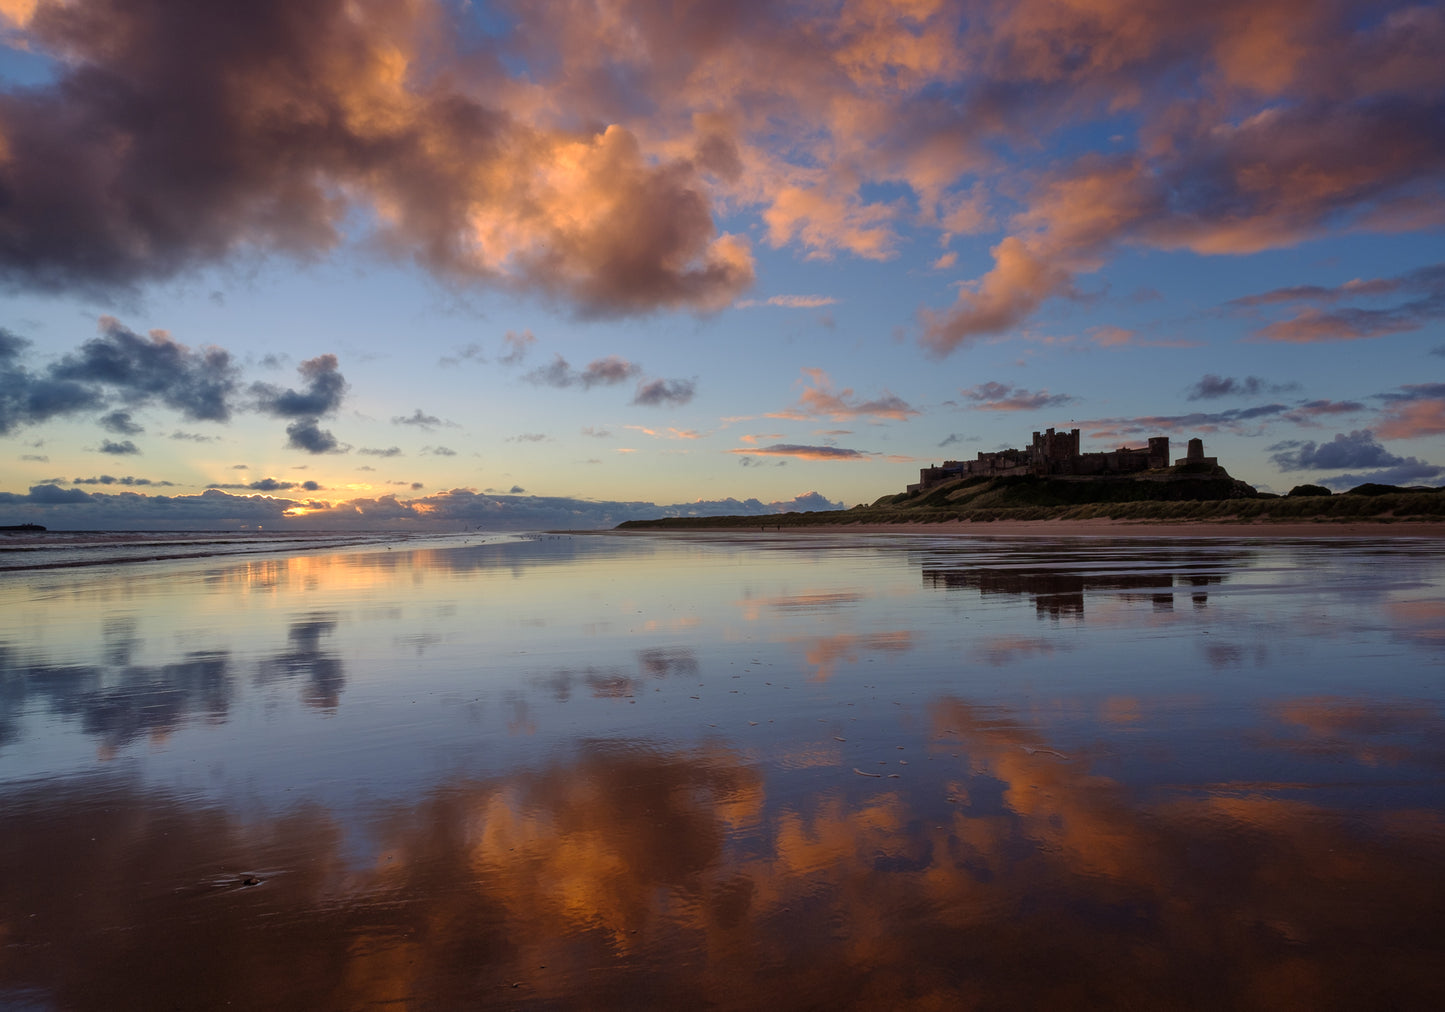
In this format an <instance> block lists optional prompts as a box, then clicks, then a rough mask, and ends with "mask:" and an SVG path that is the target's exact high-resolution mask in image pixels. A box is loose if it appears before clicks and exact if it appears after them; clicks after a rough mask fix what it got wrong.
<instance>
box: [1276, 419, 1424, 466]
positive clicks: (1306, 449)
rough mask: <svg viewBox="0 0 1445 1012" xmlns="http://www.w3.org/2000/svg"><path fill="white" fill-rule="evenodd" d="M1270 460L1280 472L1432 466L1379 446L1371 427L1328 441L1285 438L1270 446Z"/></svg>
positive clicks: (1336, 435)
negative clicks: (1319, 441) (1318, 441)
mask: <svg viewBox="0 0 1445 1012" xmlns="http://www.w3.org/2000/svg"><path fill="white" fill-rule="evenodd" d="M1269 450H1271V451H1272V453H1271V454H1270V460H1272V461H1274V464H1275V466H1276V467H1278V468H1279V469H1280V470H1281V471H1307V470H1318V471H1334V470H1339V469H1341V468H1361V467H1379V468H1389V467H1401V466H1407V467H1429V466H1431V465H1428V464H1425V462H1424V461H1421V460H1417V459H1416V458H1414V457H1401V456H1399V455H1398V454H1394V453H1391V452H1390V451H1389V450H1387V449H1385V448H1384V447H1383V446H1382V445H1380V442H1379V440H1377V439H1376V438H1375V434H1374V433H1373V432H1372V431H1370V430H1369V429H1357V430H1355V431H1353V432H1350V433H1348V434H1346V433H1343V432H1340V433H1336V434H1335V438H1334V439H1332V440H1330V441H1329V442H1327V443H1316V442H1315V441H1314V440H1305V441H1301V440H1286V441H1285V442H1281V443H1275V444H1274V445H1273V446H1270V447H1269Z"/></svg>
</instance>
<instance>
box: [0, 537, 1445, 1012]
mask: <svg viewBox="0 0 1445 1012" xmlns="http://www.w3.org/2000/svg"><path fill="white" fill-rule="evenodd" d="M1141 526H1142V525H1141ZM1149 526H1150V527H1153V525H1149ZM1201 526H1205V525H1196V524H1190V525H1187V528H1188V529H1187V530H1184V531H1174V530H1169V532H1168V533H1161V532H1160V531H1158V530H1150V531H1149V532H1148V536H1144V537H1140V536H1137V535H1138V533H1140V532H1138V531H1137V530H1136V529H1135V527H1134V525H1117V524H1114V525H1107V526H1100V525H1095V524H1090V525H1087V526H1086V527H1082V528H1081V527H1080V526H1078V525H1068V526H1065V525H1057V526H1055V525H1054V524H1052V523H1042V524H1040V523H1031V524H1028V525H1024V527H1026V529H1024V530H1013V529H1012V528H1011V527H1006V526H1004V525H1002V524H986V525H983V524H980V525H971V526H964V525H951V526H948V525H928V526H927V527H920V528H908V529H899V528H896V527H892V526H889V527H885V528H882V529H880V530H879V531H876V532H874V531H860V530H859V529H858V528H856V527H842V528H836V529H819V528H809V529H806V530H802V531H793V530H784V531H781V532H779V531H776V530H767V531H753V530H726V531H704V532H689V533H676V532H666V533H662V534H656V533H651V532H642V533H626V534H621V533H611V532H594V533H592V534H589V535H587V536H582V535H575V536H571V535H565V534H558V533H552V534H542V533H537V534H530V535H516V534H509V533H505V532H496V533H492V534H486V533H480V534H472V535H467V536H461V535H457V536H448V537H444V538H438V539H433V540H426V539H421V540H417V539H411V540H406V539H401V540H398V539H394V538H389V537H387V536H384V535H377V536H376V537H375V538H373V539H370V540H368V541H367V542H366V543H364V544H330V545H327V544H323V543H320V542H317V541H315V540H314V539H313V540H312V541H308V542H305V543H304V544H301V543H297V544H291V545H284V544H279V543H272V544H271V545H270V546H269V550H266V551H259V550H258V548H259V547H260V543H259V542H256V541H254V539H253V540H252V541H247V542H244V543H241V544H239V547H237V548H236V550H235V551H234V552H231V553H229V554H227V553H225V552H220V553H215V552H213V553H212V554H209V555H205V556H194V557H185V558H174V559H166V560H154V561H144V560H141V559H140V558H138V557H136V556H124V557H119V556H117V557H111V558H109V559H108V561H105V562H103V563H99V564H92V565H82V566H63V567H43V566H37V567H34V568H30V569H25V570H20V569H16V570H13V571H10V572H7V573H5V574H3V575H0V812H3V814H4V823H5V832H4V833H3V834H0V935H3V937H4V938H5V942H6V944H5V946H4V948H3V951H0V1006H5V1007H18V1008H66V1009H79V1010H89V1009H105V1010H125V1009H153V1008H157V1007H186V1008H200V1007H224V1006H226V1005H231V1006H234V1007H249V1008H263V1007H306V1008H316V1009H351V1008H358V1007H367V1006H371V1005H393V1006H396V1007H429V1008H498V1009H512V1008H524V1009H526V1008H537V1009H551V1008H574V1007H587V1008H598V1009H632V1008H639V1007H669V1008H673V1007H680V1006H685V1005H688V1004H702V1005H705V1006H708V1007H713V1008H721V1009H752V1008H758V1007H769V1008H775V1009H779V1010H791V1009H815V1008H822V1007H827V1008H837V1009H877V1008H907V1007H938V1008H962V1007H988V1008H997V1007H1028V1008H1042V1007H1055V1008H1077V1007H1123V1006H1136V1007H1148V1008H1264V1007H1270V1008H1290V1007H1297V1008H1305V1007H1308V1008H1311V1009H1356V1008H1361V1007H1382V1006H1384V1007H1402V1008H1427V1007H1437V1006H1438V1005H1440V1004H1441V1002H1442V1001H1445V983H1442V981H1441V978H1440V975H1439V973H1438V957H1439V953H1440V951H1441V950H1442V949H1445V916H1442V915H1445V885H1442V884H1441V883H1445V859H1442V857H1441V848H1440V841H1441V826H1442V825H1445V781H1442V779H1441V776H1440V769H1441V751H1440V742H1441V741H1442V740H1445V679H1442V677H1441V675H1442V674H1445V640H1442V638H1441V630H1442V629H1445V545H1442V543H1441V541H1440V540H1439V538H1438V536H1437V535H1434V534H1424V535H1417V534H1415V533H1413V532H1411V531H1408V530H1406V531H1401V530H1400V529H1399V528H1403V527H1405V526H1406V525H1403V524H1400V525H1382V526H1381V527H1379V528H1378V529H1372V530H1370V531H1368V532H1367V533H1366V534H1365V535H1363V536H1359V535H1356V534H1355V533H1354V532H1353V531H1340V530H1338V529H1332V530H1330V532H1329V533H1328V534H1323V535H1322V532H1321V531H1320V530H1319V527H1320V526H1321V525H1313V524H1311V525H1304V529H1303V530H1302V531H1298V532H1296V531H1294V530H1291V529H1288V528H1271V529H1269V530H1268V531H1265V532H1261V533H1259V534H1256V533H1254V532H1253V531H1252V532H1251V534H1250V535H1248V536H1239V532H1238V530H1237V528H1235V526H1234V525H1214V526H1219V527H1225V528H1229V533H1230V536H1224V535H1223V533H1222V532H1221V533H1220V534H1217V535H1216V534H1213V533H1206V532H1203V531H1201V530H1200V529H1199V528H1200V527H1201ZM1362 526H1363V525H1362ZM1369 526H1371V527H1373V526H1374V525H1369ZM1429 526H1434V525H1429ZM1331 527H1332V528H1333V525H1331ZM1045 532H1047V533H1045ZM1041 535H1042V536H1041ZM159 540H161V541H164V540H166V539H165V538H161V539H159ZM70 547H71V548H73V547H74V546H70ZM66 550H70V549H66Z"/></svg>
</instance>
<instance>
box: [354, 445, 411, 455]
mask: <svg viewBox="0 0 1445 1012" xmlns="http://www.w3.org/2000/svg"><path fill="white" fill-rule="evenodd" d="M356 452H357V453H359V454H361V455H362V456H363V457H400V456H401V447H399V446H388V447H387V448H386V449H384V450H378V449H376V448H375V447H370V446H364V447H362V448H361V449H359V450H357V451H356Z"/></svg>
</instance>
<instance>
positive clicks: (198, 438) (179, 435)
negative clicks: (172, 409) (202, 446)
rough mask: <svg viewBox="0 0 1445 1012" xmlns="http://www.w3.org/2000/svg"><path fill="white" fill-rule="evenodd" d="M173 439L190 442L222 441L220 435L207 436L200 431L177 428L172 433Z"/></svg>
mask: <svg viewBox="0 0 1445 1012" xmlns="http://www.w3.org/2000/svg"><path fill="white" fill-rule="evenodd" d="M170 438H172V439H181V440H185V441H186V442H190V443H215V442H219V441H220V437H219V436H207V435H205V434H204V433H200V432H181V431H180V430H179V429H177V430H176V431H175V432H172V433H171V437H170Z"/></svg>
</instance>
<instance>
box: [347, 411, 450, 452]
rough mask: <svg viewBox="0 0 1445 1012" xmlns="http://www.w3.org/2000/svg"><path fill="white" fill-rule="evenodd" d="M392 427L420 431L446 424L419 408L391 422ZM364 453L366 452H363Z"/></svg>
mask: <svg viewBox="0 0 1445 1012" xmlns="http://www.w3.org/2000/svg"><path fill="white" fill-rule="evenodd" d="M391 424H392V425H413V426H415V427H417V428H419V429H427V430H431V429H434V428H436V427H437V426H438V425H442V424H444V423H443V422H442V420H441V419H440V418H438V417H437V416H436V415H428V414H424V413H423V412H422V410H421V408H417V409H416V410H415V411H413V412H412V413H411V414H409V415H398V416H396V417H394V418H392V420H391ZM363 452H364V451H363Z"/></svg>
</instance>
